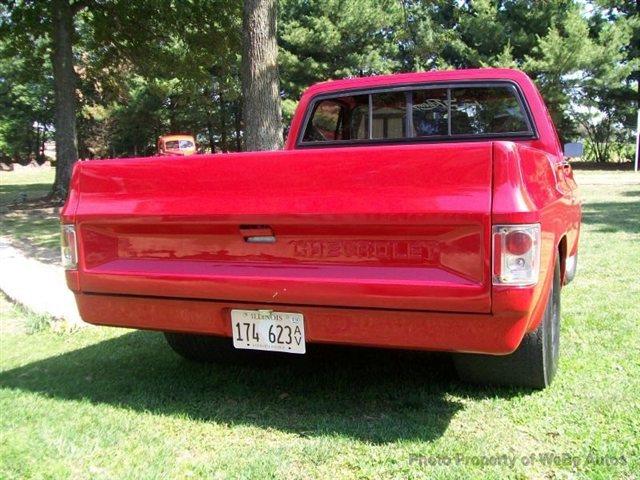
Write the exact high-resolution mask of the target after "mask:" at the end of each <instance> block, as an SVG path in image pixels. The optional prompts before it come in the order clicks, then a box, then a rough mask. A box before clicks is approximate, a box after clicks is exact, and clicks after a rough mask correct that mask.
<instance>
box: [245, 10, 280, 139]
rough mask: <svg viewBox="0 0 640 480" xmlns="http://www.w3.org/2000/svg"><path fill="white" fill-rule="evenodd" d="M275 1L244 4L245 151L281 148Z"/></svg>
mask: <svg viewBox="0 0 640 480" xmlns="http://www.w3.org/2000/svg"><path fill="white" fill-rule="evenodd" d="M276 16H277V0H244V8H243V16H242V29H243V36H242V56H243V58H242V60H243V61H242V94H243V99H244V106H243V116H244V127H245V131H244V133H245V135H244V138H245V146H246V149H247V150H276V149H278V148H282V112H281V108H280V87H279V84H278V43H277V39H276Z"/></svg>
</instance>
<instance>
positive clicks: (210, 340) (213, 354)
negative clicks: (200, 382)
mask: <svg viewBox="0 0 640 480" xmlns="http://www.w3.org/2000/svg"><path fill="white" fill-rule="evenodd" d="M164 337H165V338H166V340H167V343H168V344H169V346H170V347H171V348H172V349H173V351H174V352H176V353H177V354H178V355H180V356H182V357H184V358H186V359H187V360H193V361H195V362H204V363H213V362H216V363H233V364H243V363H252V362H258V363H260V364H266V363H270V362H271V361H273V360H275V359H277V358H280V357H281V356H282V355H286V354H279V353H274V352H263V351H258V350H238V349H236V348H234V346H233V341H232V340H231V338H229V337H216V336H213V335H196V334H190V333H174V332H164Z"/></svg>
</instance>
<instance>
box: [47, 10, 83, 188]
mask: <svg viewBox="0 0 640 480" xmlns="http://www.w3.org/2000/svg"><path fill="white" fill-rule="evenodd" d="M83 6H84V4H83V3H81V2H80V0H76V2H75V3H74V4H73V5H72V4H71V3H69V0H52V1H51V4H50V9H51V11H50V19H51V24H52V29H53V32H52V52H51V63H52V65H53V83H54V91H55V129H56V130H55V139H56V177H55V180H54V182H53V187H52V190H51V196H52V197H54V198H59V199H64V198H66V196H67V189H68V188H69V181H70V180H71V172H72V170H73V165H74V164H75V163H76V162H77V161H78V137H77V133H76V87H75V84H76V81H75V80H76V79H75V71H74V69H73V64H74V62H73V36H74V26H73V19H74V16H75V15H76V13H77V12H78V11H79V10H80V9H81V8H83Z"/></svg>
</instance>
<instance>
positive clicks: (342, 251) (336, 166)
mask: <svg viewBox="0 0 640 480" xmlns="http://www.w3.org/2000/svg"><path fill="white" fill-rule="evenodd" d="M580 218H581V207H580V202H579V200H578V198H577V191H576V184H575V182H574V179H573V174H572V171H571V167H570V165H569V163H568V162H567V161H566V157H565V156H564V155H563V150H562V147H561V145H560V142H559V140H558V136H557V134H556V131H555V128H554V125H553V123H552V121H551V119H550V117H549V114H548V112H547V109H546V107H545V105H544V102H543V100H542V97H541V96H540V94H539V93H538V90H537V89H536V87H535V86H534V84H533V83H532V81H531V80H530V79H529V78H528V77H527V76H526V75H525V74H524V73H522V72H519V71H515V70H507V69H480V70H459V71H443V72H429V73H411V74H400V75H390V76H376V77H370V78H357V79H349V80H339V81H330V82H324V83H320V84H317V85H314V86H312V87H311V88H309V89H308V90H307V91H306V92H305V94H304V95H303V96H302V98H301V100H300V103H299V106H298V110H297V112H296V115H295V117H294V119H293V122H292V126H291V131H290V133H289V136H288V140H287V142H286V148H285V150H284V151H274V152H248V153H235V154H226V155H215V157H214V156H209V155H198V156H192V157H186V158H183V159H182V160H181V161H179V162H177V161H173V160H172V159H171V158H158V157H156V158H132V159H121V160H111V161H95V162H85V163H82V164H78V165H77V166H76V168H75V171H74V174H73V178H72V182H71V187H70V194H69V197H68V200H67V203H66V205H65V207H64V209H63V211H62V215H61V219H62V231H63V260H64V262H65V266H66V269H67V270H66V275H67V282H68V285H69V287H70V288H71V290H73V292H74V293H75V296H76V300H77V304H78V307H79V310H80V313H81V315H82V318H83V319H84V320H86V321H87V322H89V323H93V324H97V325H112V326H119V327H132V328H140V329H153V330H160V331H163V332H165V335H166V338H167V340H168V343H169V345H171V347H173V349H175V350H176V351H177V352H178V353H180V354H181V355H183V356H185V357H187V358H191V359H198V360H216V359H220V360H222V359H227V360H228V359H229V356H232V357H233V358H236V359H243V358H244V357H251V358H253V357H254V356H261V355H276V354H277V353H273V352H288V353H294V354H303V353H305V351H306V346H307V344H311V343H334V344H344V345H362V346H374V347H388V348H403V349H419V350H436V351H447V352H452V353H454V358H455V364H456V368H457V370H458V372H459V374H460V376H461V378H462V379H464V380H467V381H472V382H481V383H493V384H507V385H516V386H525V387H533V388H543V387H545V386H546V385H548V384H549V383H550V382H551V379H552V378H553V376H554V373H555V371H556V367H557V364H558V335H559V322H560V291H561V288H562V286H563V285H564V284H566V283H567V282H569V281H570V280H571V279H572V278H573V276H574V273H575V270H576V259H577V250H578V235H579V229H580ZM265 351H266V352H265ZM267 352H271V353H267Z"/></svg>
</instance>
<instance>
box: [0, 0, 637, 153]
mask: <svg viewBox="0 0 640 480" xmlns="http://www.w3.org/2000/svg"><path fill="white" fill-rule="evenodd" d="M57 1H63V2H67V3H68V4H69V5H70V6H71V7H72V10H71V11H72V12H73V18H71V25H72V44H73V72H74V74H75V87H74V88H75V92H76V95H75V96H76V100H77V107H76V109H75V111H76V122H77V145H78V152H79V156H80V157H81V158H92V157H117V156H130V155H143V154H151V153H153V150H154V145H155V141H156V139H157V137H158V136H159V135H161V134H164V133H169V132H189V133H192V134H194V135H195V136H196V139H197V142H198V144H199V147H200V149H201V150H203V151H215V152H220V151H228V150H239V149H241V148H242V139H243V137H244V132H243V130H244V125H243V122H242V108H241V105H242V102H241V82H240V72H241V71H242V68H241V54H242V3H241V2H237V1H234V0H208V1H204V0H188V1H184V2H162V1H157V0H136V1H130V0H129V1H125V0H87V1H85V0H75V1H74V2H71V0H57ZM49 3H50V2H39V1H36V0H14V1H12V2H5V3H3V4H2V6H0V22H1V25H0V157H2V159H3V160H4V161H11V160H13V161H21V162H26V161H29V160H31V159H35V160H38V161H42V159H43V157H42V153H43V144H44V142H45V141H46V140H48V139H51V138H52V135H53V132H54V108H53V106H54V82H53V65H52V60H51V49H52V46H53V43H52V42H53V32H54V29H53V25H52V23H53V22H54V20H55V19H54V18H53V17H52V14H51V12H50V9H49V8H48V4H49ZM638 8H639V7H638V3H637V2H636V1H631V0H626V1H620V0H618V1H612V0H588V1H587V0H581V1H578V0H545V1H544V2H540V1H534V0H466V1H459V0H431V1H426V0H425V1H420V0H279V2H278V27H277V34H278V48H279V58H278V64H279V82H280V90H281V99H282V110H283V122H284V124H285V125H284V127H285V128H286V124H287V122H289V121H290V118H291V116H292V114H293V111H294V109H295V106H296V104H297V100H298V98H299V96H300V94H301V92H302V91H303V90H304V89H305V88H306V87H307V86H309V85H310V84H312V83H314V82H316V81H321V80H326V79H332V78H342V77H348V76H361V75H375V74H381V73H392V72H402V71H422V70H430V69H441V68H465V67H483V66H508V67H516V68H520V69H522V70H524V71H525V72H527V73H528V74H529V75H530V76H531V77H532V78H533V79H534V80H535V82H536V83H537V84H538V86H539V88H540V89H541V91H542V94H543V96H544V97H545V100H546V102H547V104H548V105H549V107H550V111H551V114H552V116H553V118H554V120H555V121H556V124H557V127H558V130H559V134H560V136H561V137H562V138H563V140H567V141H568V140H574V139H579V138H581V139H585V140H586V141H587V147H588V149H587V154H588V156H590V157H591V158H593V159H595V160H597V161H607V160H610V159H624V158H628V157H629V156H630V155H631V154H632V153H631V152H632V147H631V146H630V143H631V142H632V139H631V136H632V132H633V129H634V128H635V112H636V111H637V109H638V100H639V96H640V94H639V93H638V79H639V77H640V74H639V73H638V72H639V69H640V65H639V59H638V48H639V47H638V45H640V13H639V11H638Z"/></svg>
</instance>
